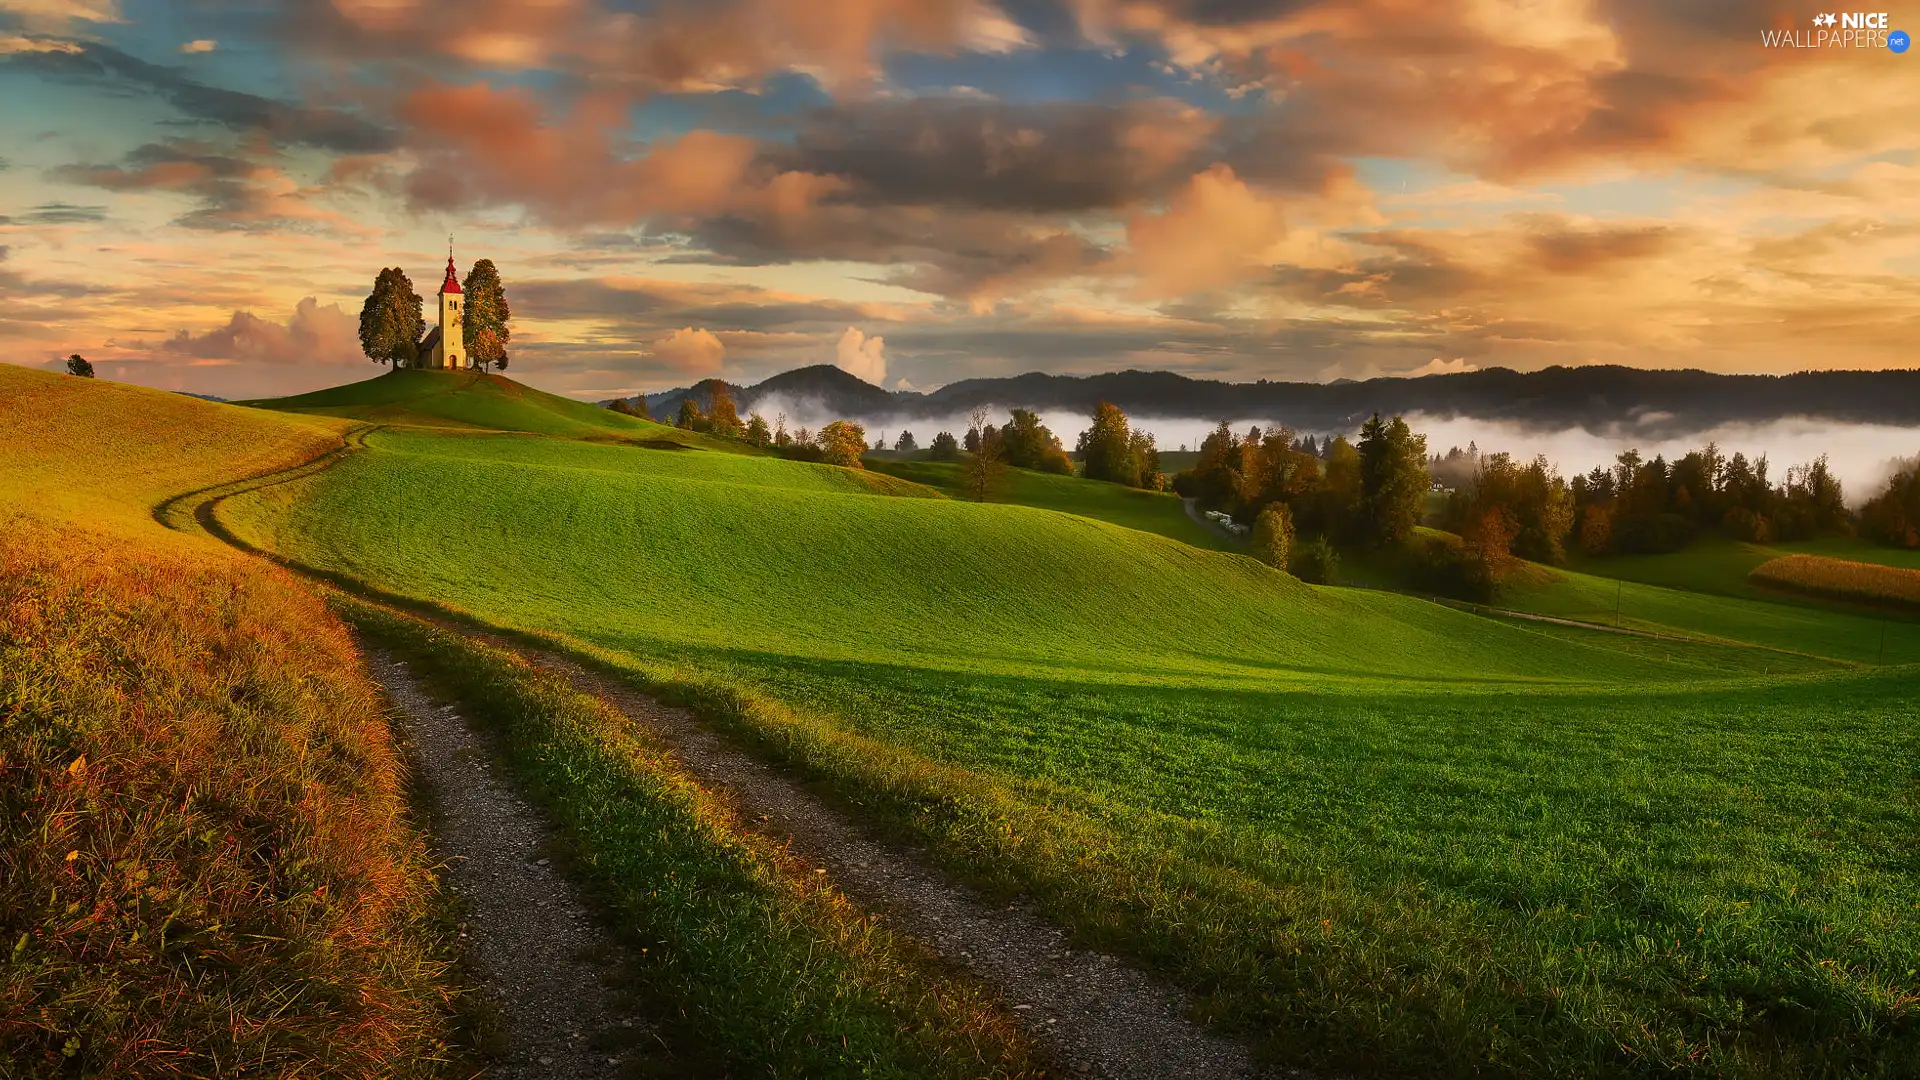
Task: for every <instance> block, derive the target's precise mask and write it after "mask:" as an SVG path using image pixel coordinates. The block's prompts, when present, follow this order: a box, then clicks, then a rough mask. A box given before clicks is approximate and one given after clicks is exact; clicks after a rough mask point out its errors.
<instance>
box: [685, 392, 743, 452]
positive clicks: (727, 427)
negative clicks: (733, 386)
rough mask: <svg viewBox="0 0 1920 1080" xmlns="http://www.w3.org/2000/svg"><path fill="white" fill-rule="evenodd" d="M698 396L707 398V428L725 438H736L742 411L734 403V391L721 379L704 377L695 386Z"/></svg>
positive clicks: (738, 432) (738, 434)
mask: <svg viewBox="0 0 1920 1080" xmlns="http://www.w3.org/2000/svg"><path fill="white" fill-rule="evenodd" d="M693 392H694V394H695V395H696V396H699V397H703V398H705V399H706V403H707V408H706V418H707V427H706V430H708V431H710V432H712V433H713V434H715V435H718V436H720V437H721V438H723V439H735V438H739V436H740V412H739V410H738V409H736V408H735V407H734V404H733V391H732V390H730V389H728V388H727V384H726V383H724V382H722V381H721V380H719V379H704V380H702V381H701V382H700V383H699V385H697V386H695V387H694V388H693Z"/></svg>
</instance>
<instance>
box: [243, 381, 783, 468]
mask: <svg viewBox="0 0 1920 1080" xmlns="http://www.w3.org/2000/svg"><path fill="white" fill-rule="evenodd" d="M241 404H245V405H253V406H258V407H260V408H263V409H272V410H275V411H278V412H286V413H304V414H308V415H317V416H337V417H349V418H352V419H355V420H365V421H369V422H372V423H381V424H416V425H422V426H427V427H456V428H479V429H485V430H489V431H524V432H529V433H532V434H536V435H556V436H560V437H563V438H569V439H610V440H631V441H650V440H664V441H667V442H673V443H680V444H685V445H690V446H701V447H705V448H708V449H724V450H729V451H733V452H740V453H745V452H748V451H747V447H745V446H744V445H743V444H740V443H734V442H730V441H728V440H717V439H708V438H705V437H704V436H701V435H697V434H695V433H693V432H688V431H681V430H679V429H677V428H673V427H668V426H667V425H665V424H656V423H653V422H652V421H649V420H641V419H639V418H637V417H632V416H626V415H623V414H621V413H617V412H614V411H612V410H611V409H603V408H601V407H599V406H598V405H589V404H587V403H586V402H582V401H575V400H573V399H572V398H565V397H561V396H559V395H557V394H549V393H547V392H545V391H543V390H535V389H534V388H533V387H531V386H527V385H525V384H524V383H518V382H515V381H514V380H512V379H509V378H507V377H505V376H503V375H492V374H488V373H486V372H482V371H426V370H419V369H412V368H399V369H396V370H393V371H389V372H387V373H386V374H384V375H380V376H377V377H375V378H372V379H366V380H363V381H361V382H356V383H347V384H345V385H342V386H334V387H329V388H327V389H325V390H316V391H314V392H313V393H311V394H301V395H299V396H297V397H287V398H267V399H262V400H258V401H248V402H242V403H241Z"/></svg>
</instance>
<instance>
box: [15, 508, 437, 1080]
mask: <svg viewBox="0 0 1920 1080" xmlns="http://www.w3.org/2000/svg"><path fill="white" fill-rule="evenodd" d="M403 781H404V777H403V771H402V767H401V763H400V761H399V760H398V758H397V757H396V754H395V750H394V746H393V744H392V742H391V740H390V738H389V733H388V730H387V726H386V723H385V719H384V717H383V715H382V712H381V703H380V701H379V699H378V697H377V696H376V694H375V693H374V691H373V688H372V687H371V685H370V684H369V683H368V682H367V680H366V678H365V675H364V673H363V672H362V670H361V668H360V666H359V663H358V660H357V658H356V656H355V654H354V651H353V648H352V645H351V643H350V642H349V641H348V640H347V637H346V634H345V631H344V629H343V628H342V627H341V625H340V624H339V622H338V621H337V620H335V619H333V618H331V617H330V616H329V615H328V613H327V611H326V610H325V608H324V607H323V605H322V604H321V603H320V602H319V601H318V600H317V599H316V598H315V597H313V596H312V595H311V594H310V593H309V592H308V591H307V590H305V589H304V588H302V587H301V586H299V585H298V584H296V583H295V582H293V581H292V580H290V579H289V578H288V576H287V575H286V574H285V573H284V572H280V571H269V570H266V569H263V568H261V567H259V566H258V565H255V564H253V563H251V562H247V561H243V560H241V559H239V558H238V557H231V556H220V555H218V554H217V553H216V554H214V555H207V554H203V553H200V552H192V553H183V552H181V551H179V550H169V549H168V548H167V546H166V545H153V546H147V547H132V548H130V547H129V546H128V545H127V542H126V541H124V540H116V541H113V542H112V543H110V544H109V543H105V542H102V541H101V540H100V539H98V538H96V537H94V536H90V535H88V534H86V533H84V532H81V531H79V530H75V529H72V528H67V527H57V526H49V525H45V524H42V523H36V522H32V521H30V520H27V519H24V518H20V517H13V518H10V519H8V520H5V521H4V522H0V882H4V886H0V894H4V897H5V902H4V903H0V940H3V941H4V945H3V946H0V947H4V948H6V949H8V950H9V953H10V954H9V956H8V958H7V960H6V961H5V962H4V963H0V1047H4V1048H5V1053H6V1055H7V1056H9V1060H10V1061H11V1062H12V1063H13V1068H14V1069H16V1070H17V1071H10V1072H9V1073H8V1075H18V1076H47V1077H52V1076H210V1075H230V1074H233V1073H235V1072H237V1071H239V1070H242V1069H244V1070H246V1071H247V1072H248V1073H249V1074H252V1075H328V1076H343V1077H384V1076H396V1075H405V1076H421V1075H431V1074H433V1073H434V1071H435V1069H436V1068H437V1067H438V1066H439V1065H440V1064H443V1063H445V1062H446V1061H447V1059H448V1052H447V1050H446V1040H447V1038H448V1024H449V1020H448V1017H449V1001H448V997H449V994H448V989H447V986H446V983H445V970H446V959H445V957H444V956H442V955H441V953H440V951H439V946H438V944H437V941H438V939H437V937H436V935H435V932H434V930H433V928H432V926H431V918H432V902H433V896H434V890H435V885H434V880H433V876H432V874H431V873H430V870H429V861H428V859H427V857H426V852H425V850H424V848H423V845H422V841H421V838H420V835H419V834H418V832H417V831H416V830H415V829H414V828H413V827H412V826H411V825H410V824H409V822H408V818H407V801H406V797H405V791H404V782H403Z"/></svg>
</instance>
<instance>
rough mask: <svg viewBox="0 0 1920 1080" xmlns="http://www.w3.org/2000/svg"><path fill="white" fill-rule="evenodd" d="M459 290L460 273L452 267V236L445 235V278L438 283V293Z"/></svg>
mask: <svg viewBox="0 0 1920 1080" xmlns="http://www.w3.org/2000/svg"><path fill="white" fill-rule="evenodd" d="M459 291H460V274H459V271H457V270H455V269H454V268H453V237H451V236H449V237H447V280H445V281H443V282H441V283H440V295H442V296H445V295H447V294H448V293H458V292H459Z"/></svg>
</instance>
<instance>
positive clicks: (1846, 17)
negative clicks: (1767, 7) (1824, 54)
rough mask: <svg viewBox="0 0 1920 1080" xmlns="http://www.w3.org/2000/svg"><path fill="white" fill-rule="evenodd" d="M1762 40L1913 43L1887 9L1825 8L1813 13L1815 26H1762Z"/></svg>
mask: <svg viewBox="0 0 1920 1080" xmlns="http://www.w3.org/2000/svg"><path fill="white" fill-rule="evenodd" d="M1760 43H1761V44H1762V45H1765V46H1766V47H1767V48H1769V49H1885V50H1887V51H1888V52H1891V53H1904V52H1906V51H1907V49H1908V47H1909V46H1911V45H1912V44H1913V39H1912V38H1911V37H1910V36H1909V35H1908V34H1907V32H1906V31H1905V30H1894V29H1892V28H1891V27H1890V26H1889V24H1888V22H1887V13H1886V12H1884V11H1843V12H1840V13H1838V14H1835V13H1833V12H1823V13H1821V14H1819V15H1815V16H1814V17H1813V28H1812V29H1810V30H1807V29H1796V30H1762V31H1761V32H1760Z"/></svg>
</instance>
